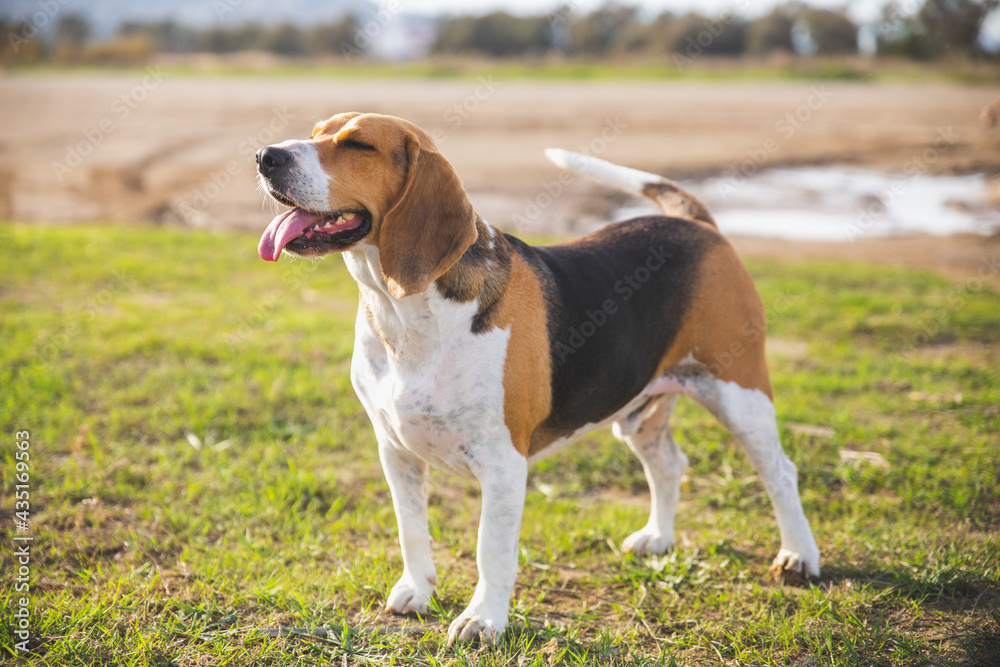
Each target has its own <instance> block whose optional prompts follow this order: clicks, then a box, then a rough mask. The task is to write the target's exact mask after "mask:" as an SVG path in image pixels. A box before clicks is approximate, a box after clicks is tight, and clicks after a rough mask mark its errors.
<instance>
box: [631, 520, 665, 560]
mask: <svg viewBox="0 0 1000 667" xmlns="http://www.w3.org/2000/svg"><path fill="white" fill-rule="evenodd" d="M673 548H674V536H673V534H672V533H664V532H661V531H659V530H657V529H655V528H652V527H650V526H645V527H643V528H642V530H637V531H635V532H634V533H632V534H631V535H629V536H628V537H626V538H625V541H624V542H622V551H631V552H632V553H634V554H636V555H637V556H645V555H647V554H665V553H667V552H668V551H670V550H671V549H673Z"/></svg>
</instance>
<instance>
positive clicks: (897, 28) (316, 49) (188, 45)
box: [0, 0, 1000, 62]
mask: <svg viewBox="0 0 1000 667" xmlns="http://www.w3.org/2000/svg"><path fill="white" fill-rule="evenodd" d="M998 3H1000V0H923V1H922V2H921V3H920V4H919V5H917V7H919V8H918V9H917V10H916V11H913V10H914V3H913V2H909V1H906V0H893V1H892V2H889V3H888V4H887V5H885V7H884V8H883V11H882V15H881V18H880V19H879V20H878V21H876V22H874V23H869V24H866V25H863V26H859V25H857V24H855V23H854V22H853V21H852V20H851V19H850V18H849V17H848V16H847V14H846V12H845V10H843V9H840V10H830V9H820V8H815V7H811V6H809V5H808V4H804V3H802V2H799V1H798V0H790V1H787V2H785V3H784V4H781V5H778V6H776V7H774V8H773V9H772V10H771V11H770V12H768V13H767V14H765V15H763V16H760V17H758V18H755V19H752V20H748V19H746V18H744V17H742V16H740V15H738V14H733V13H729V12H724V13H722V14H720V15H717V16H703V15H701V14H698V13H687V14H681V15H676V14H673V13H670V12H665V13H663V14H660V15H659V16H657V17H655V18H653V19H652V20H642V19H641V17H640V14H639V9H638V7H636V6H634V5H628V4H619V3H618V2H614V1H612V2H609V3H608V4H605V5H604V6H602V7H600V8H598V9H596V10H594V11H591V12H589V13H578V12H575V11H573V9H572V6H571V5H563V6H561V7H559V8H557V9H556V10H554V11H552V12H550V13H548V14H544V15H535V16H516V15H512V14H509V13H506V12H493V13H490V14H486V15H485V16H471V15H468V16H450V17H445V18H442V19H440V21H439V24H438V29H437V33H436V38H435V39H434V41H433V43H432V45H431V47H430V51H431V53H432V54H446V55H469V54H475V55H482V56H490V57H500V58H508V57H521V56H540V55H545V54H548V53H552V52H557V53H563V54H566V55H567V56H570V57H584V58H602V57H609V56H617V55H636V56H647V57H663V56H671V55H672V56H673V57H674V60H675V62H678V58H680V59H692V60H693V59H694V58H696V57H699V56H701V55H709V56H728V57H739V56H743V55H750V56H767V55H769V54H772V53H776V52H779V53H780V52H784V53H797V54H800V55H832V56H835V55H850V54H856V53H858V52H859V44H862V45H864V46H865V47H866V48H865V51H867V52H874V53H876V54H878V55H886V56H895V57H906V58H915V59H930V58H940V57H945V56H953V55H961V56H971V57H978V56H983V55H985V54H984V53H983V51H982V48H981V46H980V44H979V42H978V37H979V34H980V30H981V29H982V25H983V22H984V20H985V19H986V16H987V15H988V14H989V13H990V12H991V11H993V10H994V9H996V7H997V5H998ZM0 29H2V30H3V33H4V34H5V35H6V37H7V39H6V40H5V42H4V45H3V47H2V51H0V60H2V61H4V62H12V61H13V62H32V61H35V60H41V59H45V58H53V59H56V60H66V61H79V60H83V61H90V62H102V61H111V62H121V61H141V60H143V59H145V58H147V57H149V56H150V55H152V54H153V53H206V52H207V53H219V54H225V53H234V52H240V51H260V52H270V53H274V54H277V55H281V56H293V57H295V56H298V57H316V56H344V57H350V56H354V55H362V54H363V53H364V52H365V50H366V48H367V47H368V46H369V44H370V42H371V39H370V38H368V36H367V35H366V34H365V32H364V30H363V27H362V26H361V25H360V24H359V22H358V20H357V19H356V18H355V17H353V16H350V15H347V16H345V17H344V18H343V19H341V20H340V21H337V22H334V23H328V24H322V25H316V26H312V27H307V28H302V27H298V26H295V25H291V24H282V25H276V26H264V25H260V24H252V23H249V24H244V25H240V26H233V27H213V28H207V29H196V28H192V27H186V26H183V25H180V24H178V23H175V22H173V21H164V22H160V23H154V24H135V23H127V24H124V25H122V26H121V27H120V28H119V29H118V31H117V32H116V34H115V35H113V36H112V37H110V38H109V39H106V40H103V41H101V42H96V43H95V42H94V41H93V40H92V35H91V30H90V26H89V24H88V23H87V21H86V20H85V19H83V18H82V17H80V16H78V15H72V14H70V15H63V16H61V17H60V18H59V19H58V22H57V24H56V27H55V30H54V31H53V32H52V33H50V34H49V35H48V36H47V37H46V38H45V39H43V38H42V37H41V36H40V35H39V34H38V32H39V31H37V30H35V29H34V27H33V26H31V25H30V24H27V23H5V22H3V21H0Z"/></svg>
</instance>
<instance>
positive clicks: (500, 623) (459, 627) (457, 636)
mask: <svg viewBox="0 0 1000 667" xmlns="http://www.w3.org/2000/svg"><path fill="white" fill-rule="evenodd" d="M506 628H507V615H506V613H504V614H503V615H499V614H490V613H488V612H486V610H478V609H473V608H472V607H471V606H470V607H469V608H468V609H466V610H465V611H463V612H462V613H461V614H460V615H459V617H458V618H456V619H455V620H454V621H452V622H451V626H450V627H449V628H448V646H452V645H453V644H454V643H455V642H471V641H475V640H476V639H479V641H481V642H482V643H483V644H495V643H496V642H497V641H499V640H500V636H501V635H502V634H503V631H504V630H505V629H506Z"/></svg>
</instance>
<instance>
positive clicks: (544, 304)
mask: <svg viewBox="0 0 1000 667" xmlns="http://www.w3.org/2000/svg"><path fill="white" fill-rule="evenodd" d="M547 154H548V156H549V158H550V159H552V160H553V161H554V162H555V163H556V164H558V165H560V166H562V167H564V168H568V169H570V170H573V171H575V172H578V173H580V174H584V175H587V176H590V177H593V178H595V179H597V180H600V181H603V182H605V183H607V184H610V185H613V186H617V187H619V188H622V189H624V190H626V191H629V192H633V193H638V194H642V195H645V196H646V197H648V198H650V199H652V200H653V201H654V202H657V203H658V204H659V205H660V207H661V208H662V209H663V211H664V214H665V215H647V216H642V217H638V218H633V219H631V220H626V221H624V222H617V223H614V224H609V225H607V226H605V227H603V228H602V229H600V230H599V231H597V232H594V233H592V234H589V235H587V236H584V237H583V238H579V239H576V240H573V241H569V242H566V243H560V244H556V245H551V246H543V247H537V246H529V245H527V244H525V243H523V242H522V241H520V240H518V239H517V238H515V237H513V236H510V235H508V234H505V233H502V232H500V231H499V230H497V229H496V228H494V227H492V226H490V225H489V224H488V223H487V222H486V221H485V220H483V219H482V218H480V217H479V216H478V215H476V212H475V211H474V210H473V207H472V204H471V203H470V202H469V198H468V197H467V195H466V192H465V190H464V189H463V187H462V182H461V180H460V179H459V177H458V176H457V175H456V173H455V171H454V170H453V169H452V167H451V165H450V164H449V163H448V161H447V160H445V158H444V157H443V156H442V155H441V153H439V152H438V150H437V149H436V147H435V145H434V142H433V141H432V140H431V138H430V137H429V136H428V135H427V134H426V133H425V132H423V131H422V130H420V129H419V128H418V127H416V126H415V125H413V124H412V123H409V122H407V121H405V120H401V119H399V118H395V117H392V116H385V115H379V114H370V113H342V114H339V115H336V116H333V117H332V118H330V119H329V120H326V121H324V122H321V123H319V124H317V125H316V127H315V129H314V130H313V133H312V137H311V138H310V139H309V140H306V141H298V140H289V141H284V142H281V143H278V144H274V145H271V146H267V147H265V148H263V149H261V150H260V151H259V152H258V153H257V163H258V171H259V176H260V181H261V183H262V184H263V186H264V188H265V189H266V191H267V192H268V193H269V194H270V196H271V197H273V198H274V199H276V200H277V201H278V202H280V203H282V204H285V205H287V206H289V207H290V209H289V210H288V211H286V212H284V213H282V214H281V215H278V216H277V217H276V218H274V220H273V221H272V222H271V223H270V224H269V225H268V227H267V229H266V231H265V232H264V234H263V236H262V237H261V239H260V246H259V248H258V250H259V253H260V256H261V257H262V258H263V259H265V260H267V261H276V260H277V259H278V258H279V257H280V256H281V253H282V252H285V253H289V254H291V255H295V256H299V257H318V256H321V255H327V254H330V253H342V254H343V256H344V260H345V261H346V263H347V268H348V270H349V271H350V273H351V275H352V276H353V277H354V279H355V280H356V281H357V282H358V285H359V287H360V306H359V308H358V316H357V322H356V326H355V345H354V356H353V360H352V364H351V380H352V383H353V385H354V388H355V390H356V391H357V394H358V396H359V397H360V399H361V402H362V404H363V405H364V407H365V410H366V411H367V413H368V415H369V417H370V419H371V422H372V426H373V427H374V429H375V435H376V438H377V440H378V448H379V456H380V459H381V462H382V467H383V469H384V471H385V476H386V479H387V480H388V484H389V488H390V490H391V492H392V502H393V507H394V509H395V512H396V519H397V522H398V528H399V538H400V545H401V547H402V557H403V574H402V576H401V577H400V579H399V581H398V582H397V583H396V585H395V586H393V588H392V590H391V591H390V592H389V596H388V599H387V601H386V607H387V608H388V609H389V610H391V611H394V612H396V613H400V614H407V613H418V614H426V613H427V609H428V602H429V601H430V599H431V596H432V595H433V594H434V588H435V585H436V583H437V573H436V570H435V567H434V562H433V560H432V558H431V538H430V533H429V532H428V528H427V470H428V466H434V467H437V468H443V469H445V470H450V471H452V472H455V473H457V474H459V475H464V476H466V477H474V478H475V479H477V480H478V481H479V483H480V485H481V487H482V515H481V518H480V524H479V542H478V547H477V552H476V564H477V565H478V571H479V581H478V584H477V585H476V589H475V592H474V594H473V595H472V600H471V601H470V603H469V606H468V607H467V608H466V609H465V611H463V612H462V613H461V614H460V615H459V616H458V618H456V619H455V621H454V622H453V623H452V624H451V626H450V628H449V631H448V644H449V645H451V644H453V643H454V642H456V641H468V640H473V639H476V638H479V639H480V640H482V641H484V642H492V641H495V640H496V639H498V638H499V636H500V635H501V634H502V633H503V631H504V628H505V627H506V625H507V617H508V610H509V605H510V598H511V594H512V593H513V590H514V583H515V579H516V575H517V558H518V539H519V532H520V528H521V514H522V511H523V508H524V498H525V485H526V481H527V475H528V466H529V465H530V464H531V463H533V462H534V461H537V460H538V459H540V458H542V457H544V456H547V455H549V454H551V453H553V452H555V451H557V450H559V449H560V448H561V447H563V446H565V445H568V444H569V443H571V442H573V441H574V440H577V439H578V438H580V437H581V436H582V435H584V434H585V433H587V432H589V431H591V430H593V429H595V428H599V427H601V426H604V425H607V424H611V426H612V429H613V433H614V435H615V436H616V437H617V438H619V439H621V440H623V441H624V442H625V444H626V445H628V447H629V448H630V449H632V451H634V452H635V453H636V455H637V456H638V457H639V460H640V461H641V462H642V467H643V470H644V471H645V474H646V479H647V480H648V482H649V488H650V493H651V496H652V508H651V511H650V515H649V520H648V521H647V523H646V525H645V526H643V527H642V528H640V529H639V530H637V531H636V532H634V533H632V534H631V535H630V536H628V537H627V538H625V542H624V549H626V550H628V551H632V552H635V553H637V554H659V553H663V552H665V551H667V550H668V549H670V548H671V547H673V546H674V514H675V512H676V510H677V504H678V497H679V492H680V485H681V476H682V475H683V474H684V471H685V469H686V468H687V458H686V457H685V456H684V454H683V453H682V452H681V450H680V449H679V448H678V446H677V443H676V442H675V441H674V439H673V437H672V435H671V431H670V428H669V425H668V421H669V419H670V413H671V411H672V410H673V408H674V404H675V402H676V400H677V397H678V396H681V395H683V396H689V397H691V398H693V399H694V400H695V401H697V402H699V403H701V404H702V405H703V406H705V407H706V408H707V409H708V410H709V411H710V412H711V413H712V414H713V415H714V416H715V417H716V418H718V419H719V421H720V422H722V424H723V425H724V426H725V427H726V428H727V429H728V430H729V431H730V432H731V433H732V434H733V435H734V436H735V437H736V439H737V440H738V441H739V442H740V443H741V445H742V447H743V449H744V450H745V451H746V453H747V455H748V456H749V457H750V460H751V462H752V464H753V466H754V468H755V470H756V471H757V472H758V473H759V474H760V476H761V477H762V478H763V480H764V483H765V485H766V488H767V491H768V494H769V495H770V498H771V501H772V503H773V505H774V511H775V515H776V517H777V523H778V528H779V530H780V533H781V548H780V551H779V552H778V555H777V556H776V557H775V559H774V563H773V564H772V565H771V571H772V572H773V573H774V574H775V575H776V576H787V577H790V578H792V579H796V578H798V579H801V578H803V577H818V576H819V551H818V549H817V547H816V543H815V541H814V540H813V536H812V532H811V531H810V528H809V522H808V521H807V519H806V516H805V514H804V513H803V511H802V505H801V503H800V500H799V493H798V486H797V477H796V468H795V465H794V464H792V462H791V461H790V460H789V459H788V458H787V457H786V456H785V454H784V452H783V451H782V448H781V443H780V442H779V439H778V426H777V423H776V421H775V412H774V403H773V401H772V394H771V384H770V381H769V379H768V371H767V366H766V364H765V360H764V331H765V325H764V306H763V303H762V302H761V299H760V296H759V295H758V293H757V290H756V288H755V287H754V284H753V282H752V280H751V278H750V275H749V274H748V273H747V271H746V269H745V268H744V267H743V264H742V263H741V262H740V260H739V259H738V257H737V256H736V253H735V252H734V251H733V248H732V247H731V246H730V244H729V243H728V242H727V241H726V239H725V238H723V236H722V235H721V234H720V233H719V231H718V229H716V226H715V222H714V221H713V219H712V216H711V215H710V214H709V213H708V211H707V210H706V209H705V207H704V206H703V205H702V204H701V203H700V202H699V201H698V200H697V199H695V198H694V197H692V196H691V195H689V194H688V193H686V192H684V191H683V190H682V189H681V188H680V187H679V186H678V185H677V184H676V183H674V182H672V181H669V180H667V179H664V178H661V177H660V176H656V175H653V174H648V173H645V172H642V171H637V170H634V169H628V168H625V167H620V166H617V165H614V164H611V163H609V162H605V161H603V160H599V159H596V158H593V157H587V156H583V155H579V154H576V153H570V152H568V151H562V150H554V149H550V150H549V151H547Z"/></svg>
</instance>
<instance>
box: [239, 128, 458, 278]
mask: <svg viewBox="0 0 1000 667" xmlns="http://www.w3.org/2000/svg"><path fill="white" fill-rule="evenodd" d="M257 171H258V172H259V176H260V181H261V183H262V184H263V186H264V188H265V189H266V190H267V192H268V194H270V195H271V196H272V197H273V198H274V199H276V200H277V201H278V202H280V203H282V204H285V205H287V206H291V207H292V209H291V210H289V211H285V212H284V213H282V214H281V215H279V216H277V217H276V218H275V219H274V220H272V221H271V224H270V225H268V227H267V230H265V232H264V235H263V236H262V237H261V239H260V246H259V247H258V251H259V252H260V256H261V257H262V258H263V259H266V260H268V261H275V260H277V259H278V257H279V256H281V252H282V251H283V250H284V251H285V252H289V253H291V254H293V255H298V256H303V257H308V256H318V255H326V254H329V253H333V252H340V251H343V250H349V249H351V248H353V247H355V246H358V245H364V244H370V245H375V246H376V247H377V248H378V254H379V262H380V264H381V269H382V275H383V277H384V278H385V281H386V285H387V286H388V288H389V290H390V291H391V292H392V294H393V296H396V297H403V296H408V295H410V294H418V293H420V292H423V291H425V290H426V289H427V286H428V285H429V284H430V283H431V282H433V281H434V280H436V279H437V278H439V277H440V276H441V275H442V274H444V272H445V271H447V270H448V269H449V268H450V267H451V266H452V264H454V263H455V262H456V261H458V259H459V258H460V257H461V256H462V254H463V253H464V252H465V250H466V249H467V248H468V247H469V246H470V245H471V244H472V243H473V242H474V241H475V240H476V220H475V213H474V212H473V209H472V204H471V203H470V202H469V198H468V197H467V196H466V194H465V190H464V188H463V187H462V182H461V180H459V178H458V175H457V174H456V173H455V171H454V170H453V169H452V167H451V165H450V164H449V163H448V161H447V160H445V159H444V157H442V156H441V154H440V153H438V152H437V148H436V147H435V145H434V142H433V141H432V140H431V138H430V137H429V136H428V135H427V134H426V133H425V132H424V131H423V130H421V129H420V128H418V127H417V126H415V125H413V124H412V123H409V122H407V121H405V120H402V119H400V118H395V117H393V116H383V115H380V114H367V113H366V114H363V113H357V112H352V113H342V114H338V115H336V116H334V117H332V118H330V119H329V120H326V121H323V122H321V123H318V124H317V125H316V127H315V128H314V129H313V133H312V138H311V139H309V140H308V141H296V140H289V141H283V142H281V143H279V144H274V145H271V146H266V147H264V148H262V149H261V150H259V151H258V152H257Z"/></svg>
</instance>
